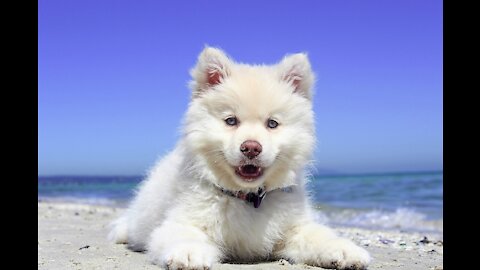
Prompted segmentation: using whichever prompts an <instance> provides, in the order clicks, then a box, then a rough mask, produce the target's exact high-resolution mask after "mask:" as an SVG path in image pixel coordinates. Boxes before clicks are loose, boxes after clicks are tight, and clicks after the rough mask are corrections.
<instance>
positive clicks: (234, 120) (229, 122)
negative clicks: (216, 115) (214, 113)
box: [225, 116, 238, 126]
mask: <svg viewBox="0 0 480 270" xmlns="http://www.w3.org/2000/svg"><path fill="white" fill-rule="evenodd" d="M225 123H227V125H229V126H236V125H237V124H238V120H237V118H236V117H235V116H231V117H228V118H227V119H225Z"/></svg>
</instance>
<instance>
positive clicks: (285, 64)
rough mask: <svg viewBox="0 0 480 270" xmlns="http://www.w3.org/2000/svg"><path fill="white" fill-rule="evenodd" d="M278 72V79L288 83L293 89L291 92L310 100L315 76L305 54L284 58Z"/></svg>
mask: <svg viewBox="0 0 480 270" xmlns="http://www.w3.org/2000/svg"><path fill="white" fill-rule="evenodd" d="M278 70H279V75H280V79H281V80H282V81H284V82H286V83H288V84H289V85H290V86H291V87H292V88H293V92H295V93H298V94H300V95H302V96H304V97H306V98H308V99H309V100H311V99H312V95H313V89H312V88H313V84H314V82H315V74H314V73H313V71H312V68H311V66H310V61H309V60H308V56H307V54H305V53H297V54H292V55H287V56H285V58H283V60H282V61H281V62H280V63H279V64H278Z"/></svg>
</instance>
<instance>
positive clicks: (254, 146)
mask: <svg viewBox="0 0 480 270" xmlns="http://www.w3.org/2000/svg"><path fill="white" fill-rule="evenodd" d="M240 151H241V152H242V153H243V155H245V156H246V157H248V158H249V159H254V158H255V157H256V156H258V155H259V154H260V153H261V152H262V145H261V144H260V143H258V142H257V141H252V140H248V141H244V142H243V143H242V145H240Z"/></svg>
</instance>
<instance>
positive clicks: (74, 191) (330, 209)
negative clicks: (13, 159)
mask: <svg viewBox="0 0 480 270" xmlns="http://www.w3.org/2000/svg"><path fill="white" fill-rule="evenodd" d="M142 179H143V177H142V176H108V177H105V176H98V177H95V176H54V177H41V176H39V177H38V199H39V200H44V201H62V202H75V203H89V204H101V205H112V206H120V207H125V206H126V205H127V204H128V201H129V200H130V199H131V198H132V197H133V195H134V189H135V187H136V186H137V185H138V183H139V182H140V181H141V180H142ZM308 190H309V192H310V195H311V199H312V201H313V203H314V205H315V208H316V209H317V210H318V211H316V212H315V213H316V215H317V220H318V221H319V222H321V223H324V224H328V225H338V226H347V227H348V226H355V227H363V228H367V229H378V228H380V229H387V230H388V229H397V230H398V229H399V230H403V231H417V232H438V233H442V232H443V172H424V173H390V174H387V173H386V174H372V175H366V174H365V175H346V176H345V175H343V176H342V175H335V176H316V177H312V178H311V179H310V181H309V183H308Z"/></svg>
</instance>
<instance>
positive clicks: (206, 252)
mask: <svg viewBox="0 0 480 270" xmlns="http://www.w3.org/2000/svg"><path fill="white" fill-rule="evenodd" d="M147 252H148V257H149V259H150V260H151V261H152V262H153V263H155V264H159V265H161V266H165V267H167V268H168V269H183V270H186V269H202V270H203V269H209V268H211V266H212V264H213V263H215V262H218V261H219V260H220V257H221V253H220V251H219V249H218V248H217V247H216V246H215V244H214V243H212V241H211V240H209V239H208V236H207V235H206V234H205V233H204V232H203V231H201V230H200V229H198V228H196V227H194V226H190V225H183V224H178V223H174V222H168V221H167V222H165V223H163V224H162V225H161V226H160V227H158V228H156V229H155V230H154V231H153V232H152V235H151V237H150V241H149V243H148V247H147Z"/></svg>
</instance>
